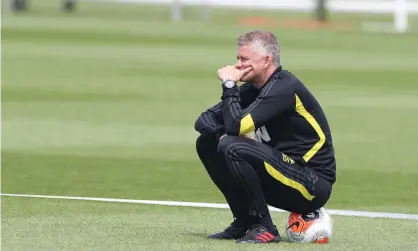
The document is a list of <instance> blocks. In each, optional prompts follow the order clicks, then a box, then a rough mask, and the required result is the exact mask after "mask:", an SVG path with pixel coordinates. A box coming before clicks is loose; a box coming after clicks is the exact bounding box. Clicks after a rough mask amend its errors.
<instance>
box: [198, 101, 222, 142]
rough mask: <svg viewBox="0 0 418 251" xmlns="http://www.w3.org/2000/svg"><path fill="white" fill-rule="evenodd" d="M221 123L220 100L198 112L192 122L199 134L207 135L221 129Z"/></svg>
mask: <svg viewBox="0 0 418 251" xmlns="http://www.w3.org/2000/svg"><path fill="white" fill-rule="evenodd" d="M223 124H224V123H223V119H222V103H221V102H220V103H218V104H216V105H215V106H212V107H211V108H209V109H207V110H206V111H204V112H203V113H202V114H200V116H199V117H198V118H197V120H196V122H195V124H194V128H195V130H196V131H197V132H199V133H200V134H202V135H207V134H212V133H218V132H221V131H223V130H224V125H223Z"/></svg>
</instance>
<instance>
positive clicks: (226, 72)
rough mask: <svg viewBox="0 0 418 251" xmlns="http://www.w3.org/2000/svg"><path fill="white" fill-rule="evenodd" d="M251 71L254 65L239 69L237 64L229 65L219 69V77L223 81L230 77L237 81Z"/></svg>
mask: <svg viewBox="0 0 418 251" xmlns="http://www.w3.org/2000/svg"><path fill="white" fill-rule="evenodd" d="M250 71H252V67H247V68H245V69H242V70H240V69H237V67H236V66H233V65H227V66H225V67H222V68H221V69H219V70H218V78H219V79H220V80H221V81H224V80H225V79H230V80H233V81H235V82H237V81H240V80H241V79H242V77H243V76H244V75H245V74H247V73H249V72H250Z"/></svg>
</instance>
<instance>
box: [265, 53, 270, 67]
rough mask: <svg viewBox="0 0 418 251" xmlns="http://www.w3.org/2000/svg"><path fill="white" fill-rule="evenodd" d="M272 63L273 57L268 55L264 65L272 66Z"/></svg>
mask: <svg viewBox="0 0 418 251" xmlns="http://www.w3.org/2000/svg"><path fill="white" fill-rule="evenodd" d="M270 64H271V57H270V56H268V55H267V56H265V58H264V67H265V68H267V67H269V66H270Z"/></svg>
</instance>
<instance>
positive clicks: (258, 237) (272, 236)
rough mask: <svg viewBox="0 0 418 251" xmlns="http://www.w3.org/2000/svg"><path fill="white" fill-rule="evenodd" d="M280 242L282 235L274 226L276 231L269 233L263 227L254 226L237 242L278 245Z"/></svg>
mask: <svg viewBox="0 0 418 251" xmlns="http://www.w3.org/2000/svg"><path fill="white" fill-rule="evenodd" d="M280 241H281V238H280V234H279V231H277V228H276V226H274V231H269V230H268V229H267V228H266V227H265V226H263V225H254V226H252V227H251V229H250V230H248V232H247V233H246V234H245V236H244V237H242V238H241V239H238V240H237V243H277V242H280Z"/></svg>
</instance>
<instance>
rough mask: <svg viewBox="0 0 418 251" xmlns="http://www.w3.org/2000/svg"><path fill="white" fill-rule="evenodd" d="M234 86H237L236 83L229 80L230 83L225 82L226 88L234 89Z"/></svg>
mask: <svg viewBox="0 0 418 251" xmlns="http://www.w3.org/2000/svg"><path fill="white" fill-rule="evenodd" d="M234 85H235V82H234V81H231V80H229V81H226V82H225V86H226V87H227V88H232V87H234Z"/></svg>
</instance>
